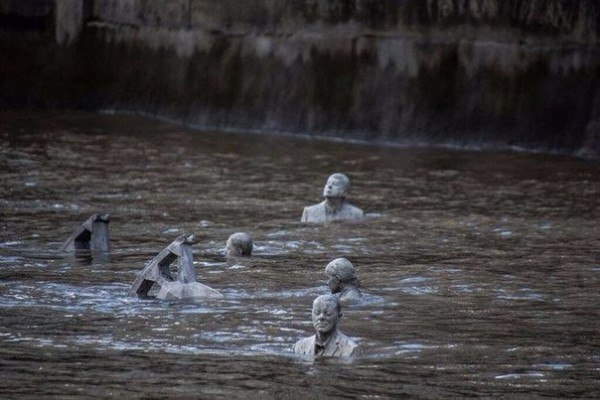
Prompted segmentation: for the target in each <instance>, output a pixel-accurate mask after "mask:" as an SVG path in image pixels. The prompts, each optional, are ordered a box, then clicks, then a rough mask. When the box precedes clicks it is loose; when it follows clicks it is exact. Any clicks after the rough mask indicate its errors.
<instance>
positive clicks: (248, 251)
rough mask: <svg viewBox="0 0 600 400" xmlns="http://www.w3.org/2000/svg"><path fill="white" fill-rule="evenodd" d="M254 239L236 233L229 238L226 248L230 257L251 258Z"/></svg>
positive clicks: (245, 234) (244, 234) (242, 233)
mask: <svg viewBox="0 0 600 400" xmlns="http://www.w3.org/2000/svg"><path fill="white" fill-rule="evenodd" d="M252 248H253V244H252V239H251V238H250V236H249V235H248V234H247V233H244V232H236V233H234V234H232V235H231V236H229V239H227V244H226V246H225V252H226V253H227V255H228V256H250V255H252Z"/></svg>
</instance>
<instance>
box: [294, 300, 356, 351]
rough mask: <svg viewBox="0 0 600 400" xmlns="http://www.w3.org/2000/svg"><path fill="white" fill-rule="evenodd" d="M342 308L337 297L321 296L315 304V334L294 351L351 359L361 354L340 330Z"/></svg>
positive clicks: (296, 346) (313, 313) (300, 342)
mask: <svg viewBox="0 0 600 400" xmlns="http://www.w3.org/2000/svg"><path fill="white" fill-rule="evenodd" d="M341 317H342V306H341V305H340V302H339V300H338V298H337V297H335V296H332V295H330V294H326V295H322V296H319V297H317V298H316V299H315V301H314V302H313V307H312V323H313V326H314V328H315V331H316V332H315V334H314V335H313V336H311V337H308V338H305V339H301V340H299V341H298V342H296V344H294V347H293V351H294V353H296V354H300V355H303V356H312V357H321V356H325V357H327V356H334V357H335V356H337V357H350V356H354V355H357V354H359V352H360V351H359V347H358V345H357V344H356V342H354V341H353V340H352V339H350V338H349V337H348V336H346V335H344V334H343V333H342V332H341V331H340V330H339V329H338V325H339V321H340V318H341Z"/></svg>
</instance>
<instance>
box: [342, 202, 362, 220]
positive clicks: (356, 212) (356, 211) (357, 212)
mask: <svg viewBox="0 0 600 400" xmlns="http://www.w3.org/2000/svg"><path fill="white" fill-rule="evenodd" d="M344 208H345V212H346V213H348V214H349V215H351V216H352V217H354V218H362V217H363V216H364V212H363V210H362V209H361V208H358V207H356V206H353V205H352V204H350V203H346V204H345V207H344Z"/></svg>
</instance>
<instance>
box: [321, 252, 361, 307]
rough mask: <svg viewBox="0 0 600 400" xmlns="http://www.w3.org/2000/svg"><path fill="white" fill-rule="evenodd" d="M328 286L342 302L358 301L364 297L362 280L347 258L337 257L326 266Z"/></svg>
mask: <svg viewBox="0 0 600 400" xmlns="http://www.w3.org/2000/svg"><path fill="white" fill-rule="evenodd" d="M325 273H326V274H327V278H328V279H327V286H329V288H330V289H331V293H333V294H335V295H336V296H337V297H338V298H339V299H340V302H342V303H356V302H359V301H360V299H361V298H362V294H361V293H360V290H358V288H359V286H360V281H359V280H358V278H357V277H356V270H355V269H354V265H352V263H351V262H350V261H348V260H347V259H345V258H336V259H335V260H333V261H331V262H330V263H329V264H327V267H325Z"/></svg>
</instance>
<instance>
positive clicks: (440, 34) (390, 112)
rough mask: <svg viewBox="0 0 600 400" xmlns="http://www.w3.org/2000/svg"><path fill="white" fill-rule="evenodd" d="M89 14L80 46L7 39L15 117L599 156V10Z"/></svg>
mask: <svg viewBox="0 0 600 400" xmlns="http://www.w3.org/2000/svg"><path fill="white" fill-rule="evenodd" d="M59 3H60V4H62V3H64V2H62V3H61V2H58V3H57V4H59ZM67 3H68V2H67ZM73 3H74V4H75V3H78V2H77V1H74V2H73ZM234 3H235V4H234ZM501 3H502V4H501ZM65 4H66V3H65ZM69 4H70V3H69ZM80 4H81V6H82V10H81V12H80V13H71V14H69V15H82V18H84V21H75V22H77V23H79V24H81V26H82V28H81V31H80V34H79V35H78V36H77V37H74V38H72V39H73V40H72V41H69V43H70V45H68V44H64V45H62V46H58V45H57V44H56V43H54V34H53V32H50V34H46V36H44V35H43V34H39V33H31V34H30V35H15V34H14V32H12V33H11V31H10V30H8V31H7V32H8V33H7V34H6V35H5V36H3V37H4V40H2V43H1V45H2V51H3V53H4V54H6V57H4V59H3V60H2V61H0V70H2V71H3V77H4V78H3V79H2V80H0V88H1V89H2V90H1V91H0V93H2V94H1V95H0V105H3V106H4V107H16V108H19V107H58V108H64V107H76V108H85V109H116V110H125V111H136V112H143V113H147V114H151V115H158V116H162V117H168V118H172V119H174V120H177V121H182V122H185V123H188V124H191V125H196V126H202V127H213V128H228V129H237V130H254V129H255V130H262V131H269V132H274V133H276V132H281V131H285V132H291V133H297V134H310V135H326V136H339V137H344V138H357V139H365V140H369V141H372V142H395V143H404V144H406V143H412V144H428V143H429V144H431V143H433V144H452V145H456V146H469V145H475V146H487V147H490V148H500V147H502V148H507V147H525V148H529V149H538V150H544V151H558V152H565V153H571V154H579V155H583V156H591V157H597V156H598V149H599V148H600V139H599V135H600V134H599V129H600V128H599V127H600V123H599V122H598V118H600V117H599V116H600V111H599V110H600V95H599V89H598V88H599V79H600V78H598V77H599V76H600V56H599V54H600V51H599V50H598V45H597V27H596V25H595V24H594V23H595V22H594V21H596V20H597V18H596V19H594V16H597V15H598V13H600V10H598V6H597V3H595V2H576V3H569V4H566V3H564V2H557V1H551V2H519V1H514V2H509V3H506V4H505V3H504V2H495V1H479V2H469V3H468V5H465V4H466V3H464V2H457V1H449V0H447V1H441V0H440V1H428V2H415V1H407V2H403V3H402V4H398V3H396V2H379V3H377V4H376V2H369V1H333V0H331V1H319V2H308V1H293V2H286V3H284V2H266V1H253V2H244V5H243V6H240V5H236V4H237V2H231V1H225V2H214V1H206V0H203V1H201V0H196V1H175V2H173V1H171V2H139V3H138V2H117V1H108V0H105V1H95V2H92V3H90V2H82V3H80ZM61 15H62V14H61ZM67 18H68V17H67V16H65V17H64V18H62V19H67ZM61 21H62V20H61ZM68 22H69V21H62V22H61V24H60V26H63V25H64V26H68ZM75 22H74V23H75ZM48 28H49V29H51V28H52V27H48ZM72 29H74V28H72Z"/></svg>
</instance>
